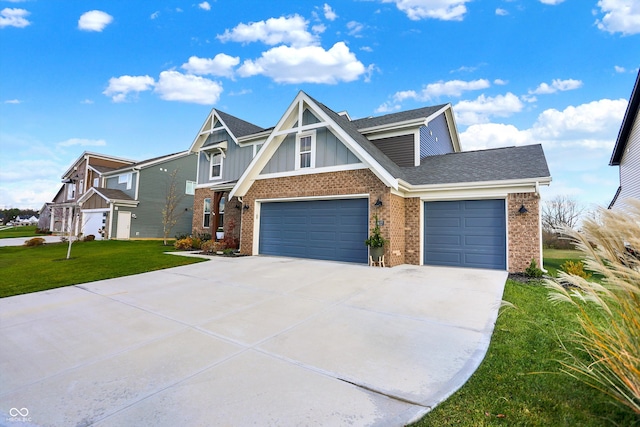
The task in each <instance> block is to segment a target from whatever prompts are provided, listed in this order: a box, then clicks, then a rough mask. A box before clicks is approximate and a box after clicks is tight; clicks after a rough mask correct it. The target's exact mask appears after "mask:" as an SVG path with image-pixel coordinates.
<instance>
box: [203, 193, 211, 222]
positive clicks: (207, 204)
mask: <svg viewBox="0 0 640 427" xmlns="http://www.w3.org/2000/svg"><path fill="white" fill-rule="evenodd" d="M202 225H203V227H204V228H209V227H211V199H209V198H207V199H204V209H203V218H202Z"/></svg>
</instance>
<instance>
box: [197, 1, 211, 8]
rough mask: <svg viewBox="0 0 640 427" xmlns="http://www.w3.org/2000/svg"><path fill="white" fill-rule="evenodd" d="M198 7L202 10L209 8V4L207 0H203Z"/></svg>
mask: <svg viewBox="0 0 640 427" xmlns="http://www.w3.org/2000/svg"><path fill="white" fill-rule="evenodd" d="M198 7H199V8H200V9H202V10H211V5H210V4H209V2H208V1H203V2H202V3H200V4H198Z"/></svg>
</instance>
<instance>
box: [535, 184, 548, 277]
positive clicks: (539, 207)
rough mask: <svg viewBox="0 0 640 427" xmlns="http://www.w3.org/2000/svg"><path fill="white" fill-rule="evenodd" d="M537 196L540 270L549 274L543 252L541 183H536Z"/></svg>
mask: <svg viewBox="0 0 640 427" xmlns="http://www.w3.org/2000/svg"><path fill="white" fill-rule="evenodd" d="M536 195H537V196H538V231H539V233H540V270H542V271H543V272H545V273H547V272H548V271H547V270H546V269H545V268H544V257H543V251H542V196H541V195H540V182H539V181H536Z"/></svg>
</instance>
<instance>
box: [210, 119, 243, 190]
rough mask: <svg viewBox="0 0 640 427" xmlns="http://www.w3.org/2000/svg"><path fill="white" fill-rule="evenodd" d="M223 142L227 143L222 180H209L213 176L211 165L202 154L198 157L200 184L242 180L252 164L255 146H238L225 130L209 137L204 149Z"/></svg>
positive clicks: (213, 151)
mask: <svg viewBox="0 0 640 427" xmlns="http://www.w3.org/2000/svg"><path fill="white" fill-rule="evenodd" d="M222 141H227V149H226V150H225V157H224V159H223V160H222V178H217V179H209V176H210V175H211V171H210V168H211V165H210V162H209V159H207V156H205V154H204V152H200V155H199V157H198V162H199V163H200V168H199V173H198V184H207V183H215V182H218V181H233V180H236V179H238V178H240V176H241V175H242V173H243V172H244V171H245V169H246V168H247V166H249V163H251V159H253V145H248V146H244V147H241V146H239V145H237V144H236V143H235V142H233V140H232V139H231V136H230V135H229V134H228V133H227V131H226V130H224V129H221V130H218V131H215V132H213V133H212V134H211V135H209V137H208V138H207V140H206V141H205V143H204V145H203V146H202V148H203V149H206V148H207V146H208V145H214V144H217V143H219V142H222ZM216 152H217V150H209V151H208V153H216Z"/></svg>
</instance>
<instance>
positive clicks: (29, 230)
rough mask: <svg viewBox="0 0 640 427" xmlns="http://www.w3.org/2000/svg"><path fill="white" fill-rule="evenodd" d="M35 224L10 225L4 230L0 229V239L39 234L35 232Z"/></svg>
mask: <svg viewBox="0 0 640 427" xmlns="http://www.w3.org/2000/svg"><path fill="white" fill-rule="evenodd" d="M36 228H37V227H36V226H35V225H27V226H21V227H12V228H8V229H6V230H0V239H7V238H9V237H35V236H40V234H36Z"/></svg>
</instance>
